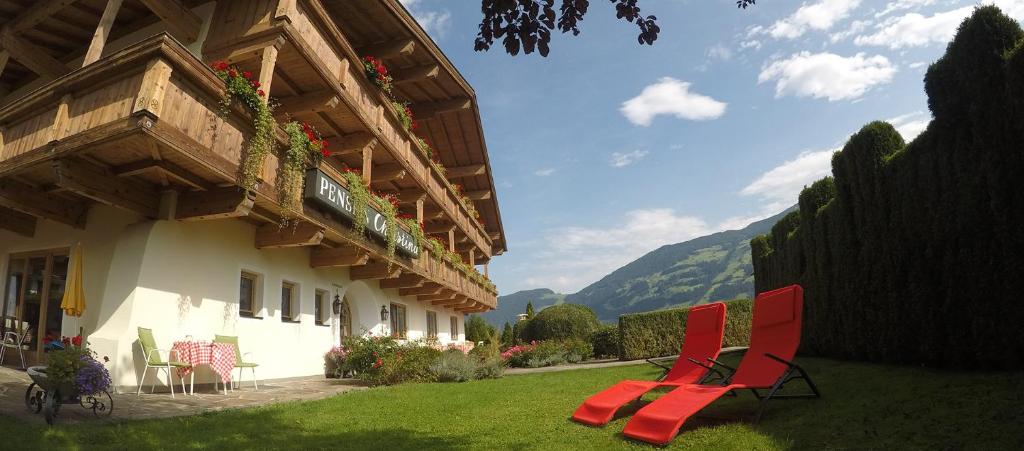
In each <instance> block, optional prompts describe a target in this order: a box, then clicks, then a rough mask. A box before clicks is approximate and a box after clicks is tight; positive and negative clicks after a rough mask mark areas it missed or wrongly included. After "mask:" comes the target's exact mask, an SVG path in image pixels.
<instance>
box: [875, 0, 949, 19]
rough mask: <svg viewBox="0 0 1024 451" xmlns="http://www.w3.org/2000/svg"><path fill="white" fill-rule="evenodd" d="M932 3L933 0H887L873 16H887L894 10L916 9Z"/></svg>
mask: <svg viewBox="0 0 1024 451" xmlns="http://www.w3.org/2000/svg"><path fill="white" fill-rule="evenodd" d="M934 3H935V0H896V1H894V2H889V3H888V4H886V5H885V8H882V10H881V11H879V12H877V13H875V18H879V17H883V16H887V15H889V14H890V13H893V12H896V11H904V10H908V9H914V10H916V9H918V8H920V7H922V6H928V5H932V4H934Z"/></svg>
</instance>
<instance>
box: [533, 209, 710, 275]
mask: <svg viewBox="0 0 1024 451" xmlns="http://www.w3.org/2000/svg"><path fill="white" fill-rule="evenodd" d="M712 232H714V229H712V228H710V227H709V226H708V225H707V223H706V222H705V221H704V220H703V219H700V218H697V217H694V216H686V215H680V214H678V213H676V212H675V211H674V210H672V209H670V208H652V209H641V210H633V211H629V212H626V213H625V220H624V221H623V222H622V223H618V224H612V225H610V226H608V227H606V228H605V227H581V226H569V227H559V228H554V229H550V230H548V231H546V232H545V234H544V250H542V251H540V252H538V254H537V256H536V258H534V259H533V262H532V263H531V267H530V268H529V269H528V271H529V275H527V276H526V277H525V278H524V279H525V282H526V285H527V286H534V287H549V288H551V289H553V290H557V291H561V292H569V293H571V292H574V291H576V290H579V289H580V288H583V287H584V286H586V285H587V284H589V283H592V282H595V281H597V280H598V279H600V278H601V277H603V276H605V275H607V274H608V273H610V272H612V271H614V270H615V269H617V268H619V267H621V266H623V265H625V264H627V263H629V262H631V261H633V260H635V259H637V258H639V257H640V256H642V255H644V254H646V253H647V252H650V251H652V250H654V249H657V248H658V247H661V246H663V245H666V244H672V243H678V242H682V241H686V240H690V239H693V238H696V237H699V236H703V235H707V234H709V233H712Z"/></svg>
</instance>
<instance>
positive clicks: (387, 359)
mask: <svg viewBox="0 0 1024 451" xmlns="http://www.w3.org/2000/svg"><path fill="white" fill-rule="evenodd" d="M343 346H344V347H345V349H347V350H348V356H347V357H346V359H345V362H344V364H342V366H341V369H342V370H346V371H352V372H353V373H354V374H355V377H356V378H358V379H360V380H363V381H365V382H367V383H369V384H370V385H394V384H399V383H402V382H409V381H430V380H433V376H434V375H433V373H432V372H431V371H430V365H431V364H433V363H434V362H435V361H436V360H437V359H438V358H439V356H440V355H441V351H439V350H437V349H435V348H434V347H431V346H428V345H426V344H425V343H421V342H408V343H405V344H399V343H398V342H397V341H395V339H393V338H391V337H377V336H372V337H365V338H364V337H346V338H345V340H344V342H343ZM457 352H461V351H457Z"/></svg>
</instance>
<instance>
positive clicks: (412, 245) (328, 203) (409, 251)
mask: <svg viewBox="0 0 1024 451" xmlns="http://www.w3.org/2000/svg"><path fill="white" fill-rule="evenodd" d="M303 197H304V198H305V199H306V200H310V201H313V202H315V203H317V204H319V205H321V206H324V207H327V208H329V209H330V211H331V212H332V213H335V214H336V215H338V216H342V217H344V218H345V219H347V220H349V221H353V220H355V217H356V214H355V207H354V206H353V205H352V194H350V193H349V192H348V190H347V189H345V187H343V186H341V184H340V183H338V181H337V180H334V179H333V178H331V177H330V176H328V175H327V174H324V173H323V171H321V170H319V169H310V170H309V171H306V189H305V193H304V194H303ZM366 230H367V231H369V232H370V235H372V236H373V237H374V238H377V239H378V240H381V241H383V242H387V236H388V224H387V218H385V217H384V215H382V214H381V213H380V212H379V211H377V209H375V208H373V207H371V206H369V205H367V206H366ZM395 242H396V245H395V248H396V250H397V251H398V252H400V253H402V254H403V255H406V256H409V257H412V258H417V257H419V255H420V248H419V246H418V245H417V244H416V239H415V238H413V236H412V235H411V234H410V233H409V232H406V231H405V230H403V229H402V228H401V227H399V228H398V232H397V233H396V234H395Z"/></svg>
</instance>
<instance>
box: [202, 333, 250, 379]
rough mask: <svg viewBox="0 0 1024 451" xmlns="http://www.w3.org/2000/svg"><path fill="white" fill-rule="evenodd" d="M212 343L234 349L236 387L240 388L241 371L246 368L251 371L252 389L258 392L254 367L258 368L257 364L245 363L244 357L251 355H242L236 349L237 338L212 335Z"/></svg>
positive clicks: (247, 353)
mask: <svg viewBox="0 0 1024 451" xmlns="http://www.w3.org/2000/svg"><path fill="white" fill-rule="evenodd" d="M213 342H214V343H226V344H229V345H232V346H234V347H235V368H238V385H239V386H241V384H242V369H243V368H248V369H249V370H250V371H252V387H253V389H256V390H259V389H260V387H259V385H257V384H256V367H257V366H259V364H258V363H252V362H246V361H245V359H244V357H245V356H247V355H252V353H251V352H246V353H245V354H243V353H242V350H241V348H239V347H238V337H235V336H231V335H214V336H213Z"/></svg>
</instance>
